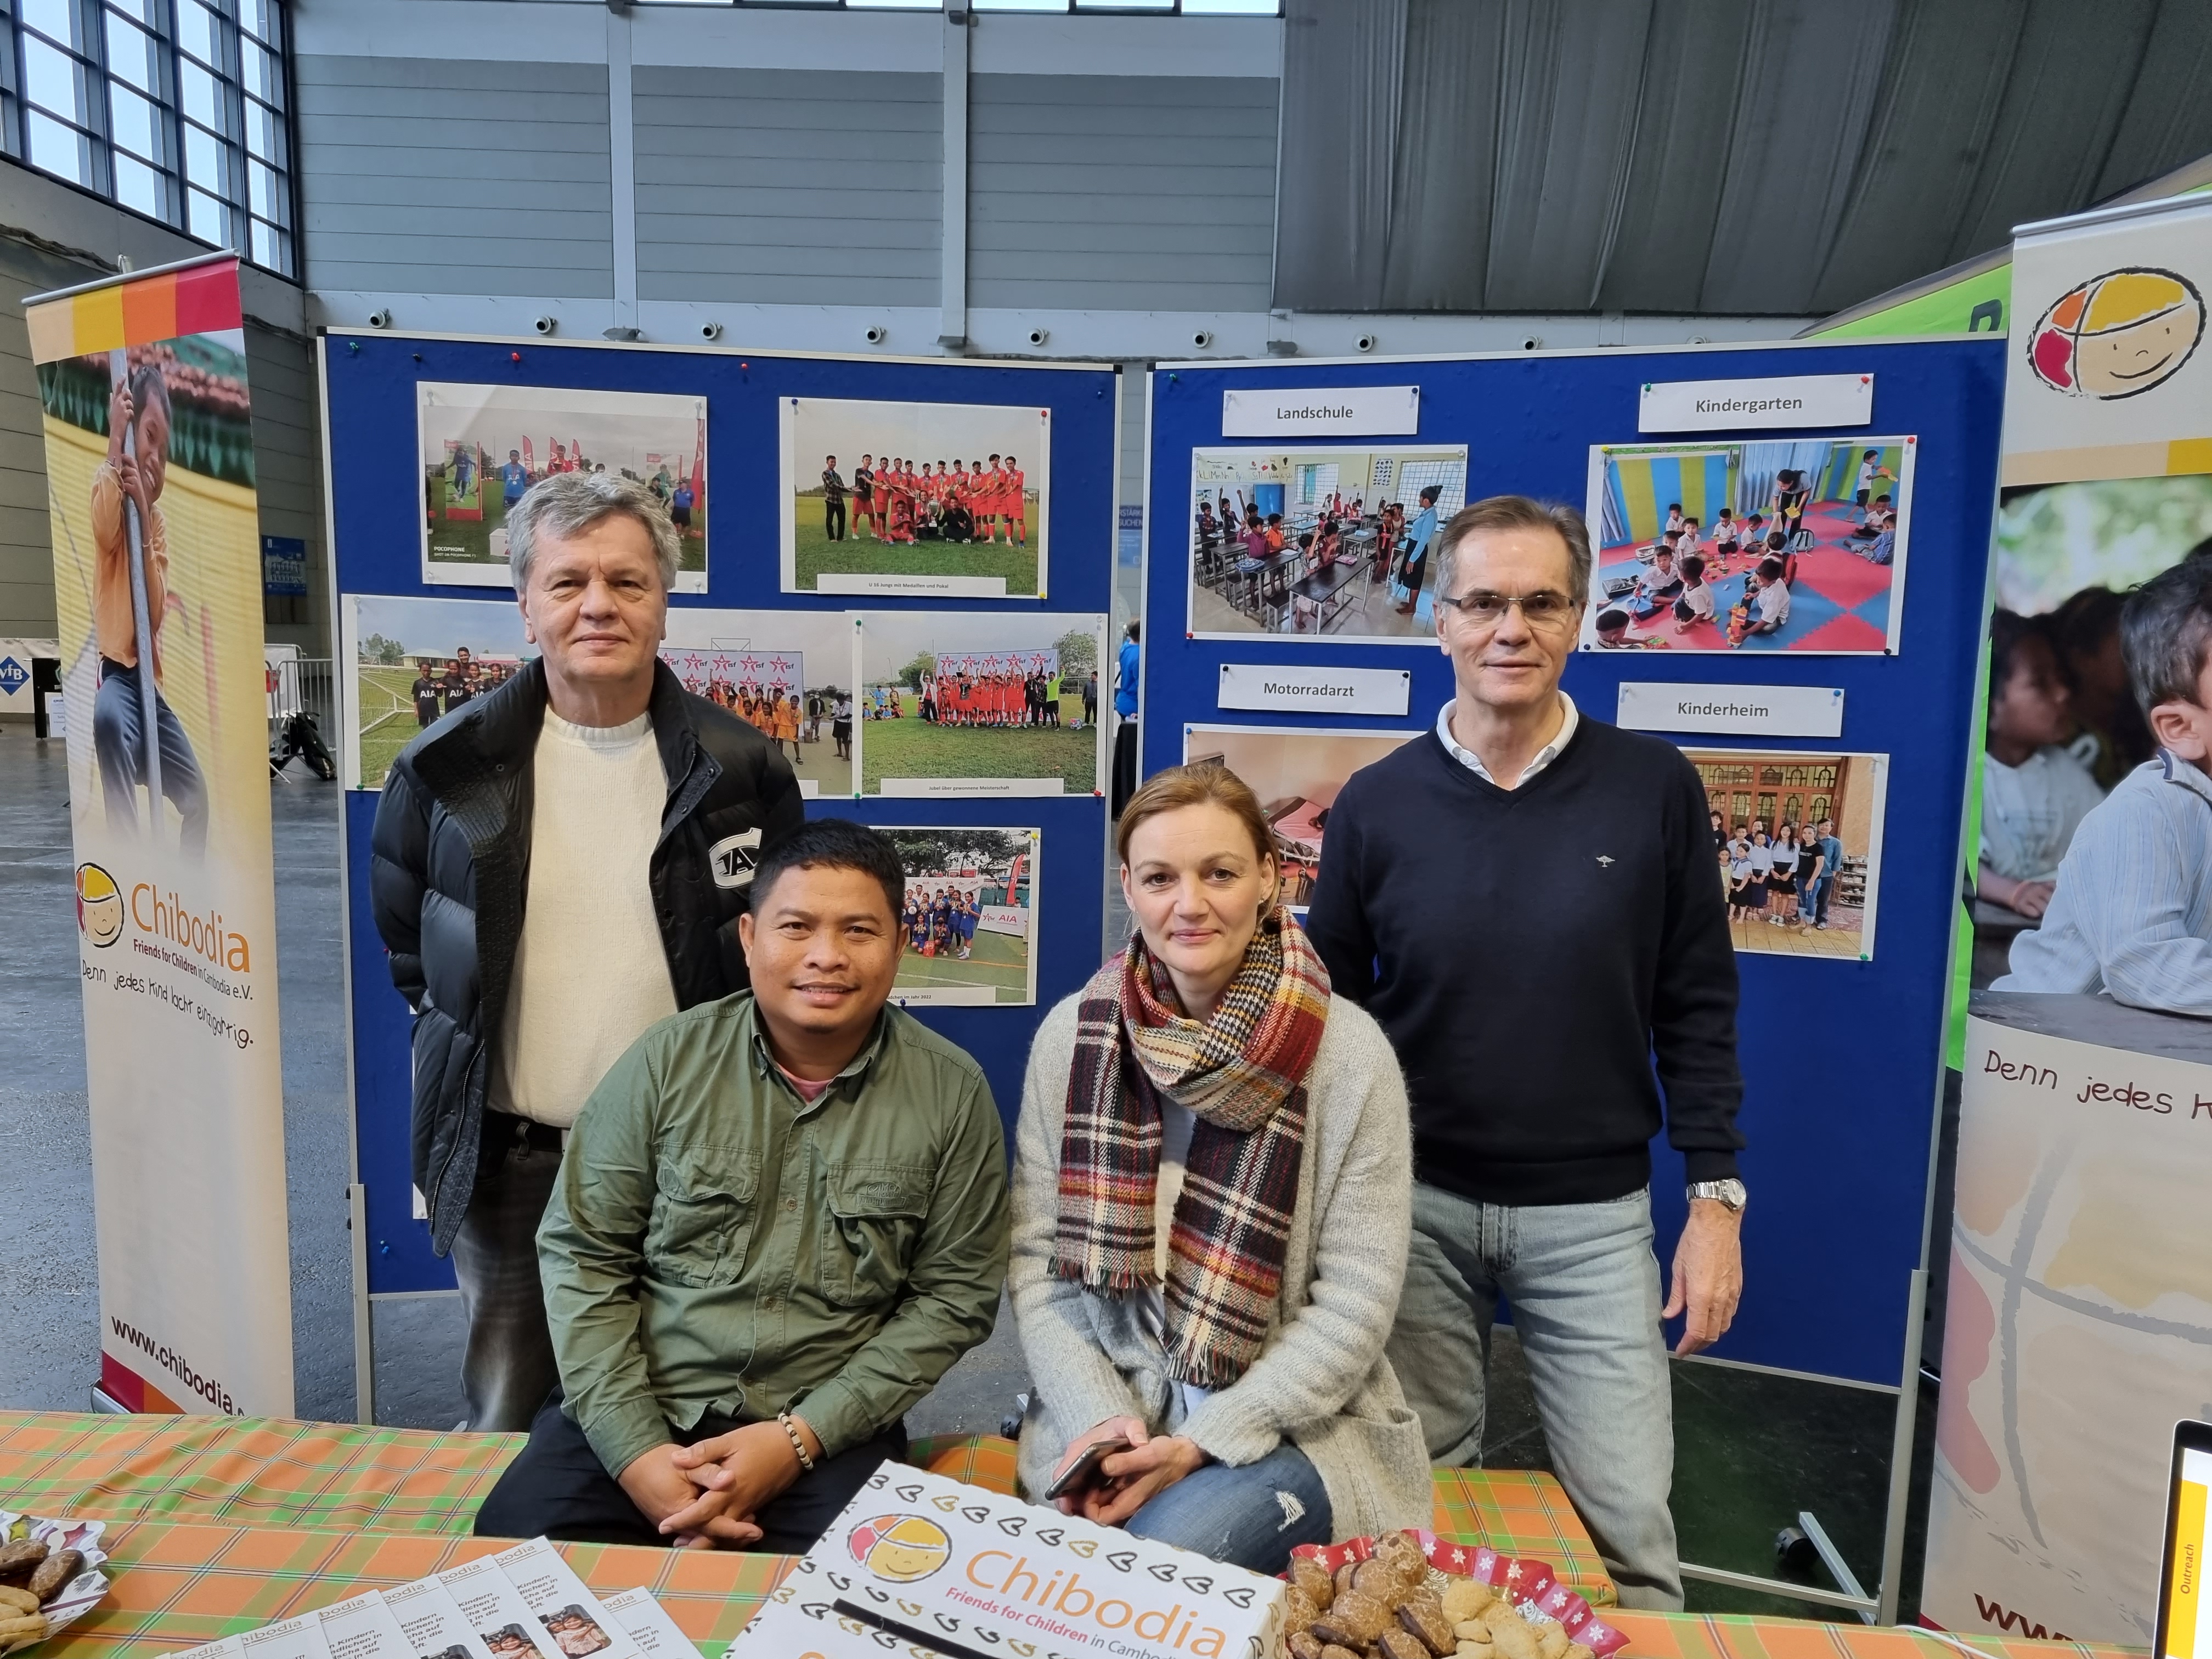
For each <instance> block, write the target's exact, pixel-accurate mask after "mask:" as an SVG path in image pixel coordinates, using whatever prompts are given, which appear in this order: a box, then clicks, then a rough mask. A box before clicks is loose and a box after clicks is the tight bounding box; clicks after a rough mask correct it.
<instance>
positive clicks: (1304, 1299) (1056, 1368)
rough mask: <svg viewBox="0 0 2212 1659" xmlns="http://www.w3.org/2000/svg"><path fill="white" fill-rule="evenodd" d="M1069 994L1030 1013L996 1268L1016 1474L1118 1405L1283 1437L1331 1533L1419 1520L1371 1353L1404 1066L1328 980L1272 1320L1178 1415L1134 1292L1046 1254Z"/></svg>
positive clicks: (1228, 1434)
mask: <svg viewBox="0 0 2212 1659" xmlns="http://www.w3.org/2000/svg"><path fill="white" fill-rule="evenodd" d="M1078 1000H1079V999H1078V998H1077V997H1069V998H1068V999H1067V1000H1065V1001H1064V1002H1062V1003H1060V1006H1058V1007H1056V1008H1054V1010H1053V1011H1052V1012H1051V1013H1049V1014H1048V1015H1047V1016H1046V1017H1045V1019H1044V1023H1043V1024H1042V1026H1040V1027H1039V1028H1038V1030H1037V1035H1036V1044H1035V1046H1034V1047H1032V1048H1030V1064H1029V1073H1028V1075H1027V1077H1026V1078H1025V1079H1024V1081H1023V1086H1022V1115H1021V1121H1020V1123H1019V1124H1018V1126H1017V1127H1016V1129H1015V1133H1014V1144H1015V1154H1014V1180H1013V1218H1014V1233H1013V1254H1012V1261H1011V1262H1010V1264H1009V1266H1008V1269H1007V1275H1006V1282H1007V1286H1008V1288H1009V1289H1010V1290H1011V1291H1012V1295H1013V1308H1014V1326H1015V1329H1016V1332H1017V1334H1018V1335H1019V1337H1020V1339H1021V1344H1022V1352H1023V1354H1024V1357H1025V1358H1027V1359H1028V1361H1029V1368H1030V1376H1031V1377H1032V1378H1034V1379H1035V1384H1034V1386H1035V1389H1036V1393H1035V1394H1033V1395H1031V1397H1030V1407H1029V1413H1028V1415H1027V1416H1026V1418H1025V1419H1024V1421H1023V1424H1022V1437H1021V1458H1020V1474H1021V1482H1022V1486H1023V1490H1024V1492H1027V1493H1029V1494H1030V1496H1031V1497H1032V1498H1035V1497H1036V1495H1037V1494H1039V1493H1042V1492H1043V1491H1044V1489H1045V1487H1046V1486H1048V1485H1049V1484H1051V1476H1052V1469H1053V1466H1054V1464H1055V1463H1057V1462H1059V1461H1060V1456H1061V1455H1062V1453H1063V1452H1065V1450H1066V1447H1067V1443H1068V1442H1069V1441H1070V1440H1072V1439H1073V1438H1074V1437H1076V1436H1077V1435H1079V1434H1080V1433H1082V1432H1083V1431H1085V1429H1088V1428H1090V1427H1091V1426H1092V1425H1095V1424H1097V1423H1101V1422H1103V1421H1104V1420H1105V1419H1107V1418H1109V1417H1116V1416H1121V1415H1124V1414H1127V1415H1129V1416H1133V1417H1138V1418H1141V1419H1143V1420H1144V1422H1145V1424H1146V1427H1147V1428H1148V1429H1149V1430H1151V1431H1153V1432H1155V1433H1158V1432H1166V1433H1171V1434H1182V1435H1187V1436H1188V1437H1190V1438H1191V1439H1192V1440H1193V1441H1194V1442H1196V1443H1197V1444H1198V1445H1199V1447H1200V1449H1203V1450H1204V1451H1205V1452H1206V1453H1207V1454H1208V1455H1210V1456H1212V1458H1214V1459H1215V1460H1216V1461H1217V1462H1222V1463H1226V1464H1230V1465H1232V1466H1235V1465H1241V1464H1246V1463H1253V1462H1258V1461H1259V1460H1260V1459H1261V1458H1262V1457H1265V1456H1266V1455H1267V1454H1268V1453H1269V1452H1271V1451H1273V1450H1274V1449H1275V1448H1276V1447H1277V1446H1278V1445H1279V1444H1280V1443H1282V1442H1283V1441H1285V1440H1288V1441H1290V1442H1291V1443H1293V1444H1295V1445H1296V1446H1297V1448H1298V1449H1299V1450H1301V1451H1303V1452H1304V1454H1305V1455H1307V1457H1308V1458H1310V1459H1311V1460H1312V1462H1313V1466H1314V1468H1315V1470H1316V1473H1317V1474H1319V1475H1320V1476H1321V1479H1322V1485H1323V1486H1325V1487H1326V1488H1327V1490H1328V1502H1329V1509H1330V1512H1331V1518H1332V1524H1333V1529H1334V1536H1335V1538H1336V1539H1337V1540H1343V1539H1346V1538H1351V1537H1354V1536H1357V1535H1358V1534H1373V1533H1380V1532H1383V1531H1386V1530H1388V1529H1389V1528H1394V1527H1425V1526H1427V1525H1429V1524H1430V1516H1431V1513H1432V1509H1431V1486H1430V1483H1429V1461H1428V1455H1427V1452H1426V1449H1425V1443H1424V1442H1423V1439H1422V1435H1421V1425H1420V1419H1419V1418H1418V1417H1416V1416H1415V1415H1414V1414H1413V1412H1412V1411H1411V1410H1409V1409H1408V1408H1407V1405H1406V1400H1405V1395H1403V1394H1401V1392H1400V1391H1399V1388H1398V1378H1397V1376H1396V1374H1395V1372H1393V1371H1392V1370H1391V1369H1390V1363H1389V1360H1387V1359H1385V1358H1383V1341H1384V1340H1385V1339H1386V1338H1387V1337H1388V1336H1389V1334H1390V1322H1391V1320H1392V1318H1393V1317H1394V1316H1395V1314H1396V1312H1397V1308H1398V1293H1399V1291H1400V1288H1401V1285H1402V1283H1403V1281H1404V1279H1405V1273H1406V1252H1407V1239H1408V1237H1409V1226H1410V1218H1411V1216H1412V1213H1413V1133H1412V1128H1411V1125H1410V1123H1409V1121H1408V1118H1407V1104H1406V1085H1405V1080H1404V1079H1403V1078H1402V1077H1401V1075H1400V1073H1399V1070H1398V1061H1397V1057H1396V1056H1395V1054H1392V1053H1391V1050H1390V1045H1389V1041H1388V1040H1387V1039H1386V1038H1385V1037H1384V1036H1383V1031H1382V1028H1381V1027H1379V1026H1378V1025H1376V1023H1375V1022H1374V1020H1373V1019H1372V1018H1370V1017H1369V1015H1368V1014H1367V1013H1366V1012H1365V1011H1364V1009H1361V1008H1359V1007H1357V1006H1354V1005H1353V1004H1352V1003H1349V1002H1346V1000H1344V999H1343V998H1342V997H1335V996H1333V997H1331V998H1330V999H1329V1005H1328V1026H1327V1029H1326V1030H1324V1032H1323V1033H1322V1041H1321V1048H1320V1049H1319V1051H1318V1052H1317V1053H1316V1054H1315V1056H1314V1062H1313V1066H1312V1069H1311V1070H1310V1071H1309V1072H1308V1073H1307V1074H1306V1094H1307V1118H1306V1144H1305V1155H1304V1158H1301V1159H1300V1160H1299V1166H1298V1196H1297V1208H1296V1210H1295V1211H1294V1212H1293V1213H1292V1216H1291V1236H1290V1244H1289V1249H1288V1252H1287V1254H1286V1255H1285V1260H1284V1262H1283V1289H1282V1296H1281V1299H1280V1301H1279V1303H1278V1304H1277V1306H1276V1310H1275V1316H1274V1319H1273V1328H1272V1329H1271V1330H1270V1331H1269V1333H1268V1335H1267V1341H1266V1343H1265V1345H1264V1346H1262V1348H1261V1353H1260V1357H1259V1358H1258V1359H1256V1360H1255V1361H1254V1362H1253V1364H1252V1366H1251V1368H1250V1369H1249V1370H1247V1371H1246V1372H1245V1373H1244V1375H1243V1376H1241V1377H1239V1378H1238V1379H1237V1382H1236V1383H1233V1384H1231V1386H1229V1387H1227V1388H1225V1389H1218V1390H1217V1391H1215V1392H1214V1393H1212V1395H1207V1396H1206V1398H1205V1399H1203V1400H1202V1401H1200V1402H1199V1404H1198V1405H1197V1406H1196V1407H1194V1409H1193V1410H1192V1411H1191V1412H1190V1413H1189V1414H1188V1417H1185V1416H1184V1415H1183V1413H1182V1404H1181V1395H1180V1393H1179V1392H1178V1391H1177V1390H1176V1389H1172V1388H1170V1386H1169V1379H1168V1376H1167V1362H1166V1355H1165V1354H1164V1352H1163V1351H1162V1350H1161V1347H1160V1346H1159V1344H1158V1341H1157V1340H1154V1339H1152V1337H1149V1336H1147V1335H1146V1334H1145V1332H1144V1329H1143V1328H1142V1326H1141V1325H1140V1324H1139V1322H1138V1318H1137V1313H1136V1310H1135V1308H1134V1306H1133V1304H1132V1302H1131V1301H1130V1300H1129V1299H1127V1298H1119V1299H1116V1298H1111V1297H1103V1296H1099V1295H1097V1294H1095V1293H1093V1292H1091V1291H1087V1290H1085V1289H1084V1288H1083V1287H1082V1286H1081V1285H1078V1284H1076V1283H1075V1282H1073V1280H1070V1279H1061V1278H1059V1277H1057V1276H1056V1275H1055V1274H1054V1273H1053V1271H1052V1255H1053V1237H1054V1231H1055V1228H1056V1226H1057V1224H1058V1219H1059V1203H1060V1130H1061V1125H1062V1122H1063V1121H1064V1119H1065V1117H1066V1109H1067V1079H1068V1073H1069V1071H1070V1070H1071V1068H1072V1067H1073V1064H1074V1058H1075V1024H1076V1021H1075V1011H1076V1004H1077V1002H1078Z"/></svg>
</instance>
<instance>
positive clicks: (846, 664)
mask: <svg viewBox="0 0 2212 1659" xmlns="http://www.w3.org/2000/svg"><path fill="white" fill-rule="evenodd" d="M660 659H661V661H663V662H665V663H666V664H667V665H669V667H671V669H673V670H675V671H676V677H677V678H678V679H680V680H682V681H683V682H684V686H685V688H686V689H687V690H691V691H696V692H697V693H698V694H699V695H700V696H702V697H705V698H707V699H708V701H710V702H716V703H719V704H720V705H721V706H722V707H723V708H726V709H728V710H729V711H730V712H731V713H732V714H735V715H737V716H738V719H740V720H744V721H746V722H747V723H749V724H750V725H751V726H754V727H756V728H757V729H758V731H759V732H761V734H762V735H763V737H765V738H768V739H769V743H770V744H772V745H773V746H774V747H775V749H776V750H778V751H779V752H780V753H781V755H782V756H783V757H784V758H785V759H786V760H787V761H789V762H790V763H791V764H792V768H793V770H794V771H796V772H797V773H798V774H799V791H800V793H803V794H804V795H805V796H806V797H807V799H810V800H811V799H816V798H817V797H829V796H838V795H845V796H850V795H851V794H852V793H853V791H854V769H853V738H852V731H851V718H850V714H849V712H848V714H847V716H846V719H845V720H844V722H843V724H844V727H845V730H844V732H842V735H841V734H840V732H839V729H838V728H839V724H840V722H839V719H838V714H837V711H838V709H839V708H845V709H847V710H848V711H849V710H850V708H851V706H852V695H853V684H854V682H853V622H852V618H851V617H849V616H848V615H847V614H846V613H845V612H843V611H703V610H695V609H692V608H691V607H690V606H671V608H670V610H669V612H668V635H667V637H666V638H665V639H664V640H663V641H661V646H660Z"/></svg>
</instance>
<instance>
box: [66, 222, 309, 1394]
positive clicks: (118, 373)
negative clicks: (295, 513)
mask: <svg viewBox="0 0 2212 1659" xmlns="http://www.w3.org/2000/svg"><path fill="white" fill-rule="evenodd" d="M25 309H26V313H27V319H28V322H29V326H30V337H31V355H32V356H33V359H34V360H35V361H36V362H37V364H38V370H39V393H40V402H41V404H43V406H44V410H45V428H46V477H47V482H48V495H49V500H50V503H51V507H52V518H53V543H54V594H55V603H56V607H57V610H58V615H59V617H60V624H61V626H60V634H61V656H62V674H63V684H64V690H65V693H66V698H65V703H64V707H65V709H66V718H67V741H68V750H69V767H70V816H71V819H72V823H71V828H72V829H73V831H74V833H75V836H76V914H77V927H78V930H79V933H80V938H79V940H78V945H79V952H80V957H79V959H80V963H81V972H82V981H83V988H84V1036H85V1050H86V1063H87V1073H88V1083H89V1086H90V1091H91V1097H92V1163H93V1205H94V1212H95V1213H96V1218H97V1225H98V1231H99V1246H100V1377H101V1385H102V1387H103V1388H104V1389H106V1392H107V1393H108V1394H109V1395H112V1397H113V1398H114V1399H116V1400H117V1401H120V1402H121V1403H122V1404H123V1405H125V1407H129V1408H131V1409H132V1410H138V1411H179V1410H181V1411H187V1412H223V1413H276V1414H289V1413H290V1411H291V1409H292V1316H291V1294H290V1271H289V1259H290V1258H289V1250H288V1249H287V1243H286V1235H285V1212H284V1113H283V1073H282V1067H281V1064H280V1060H281V1049H280V1048H279V1045H278V1042H277V1032H276V890H275V876H274V870H273V866H272V860H271V854H270V839H269V759H268V718H267V713H266V708H267V702H268V697H267V691H266V685H267V680H266V671H265V668H264V663H263V660H262V648H261V647H262V630H261V561H260V548H259V544H258V533H259V524H258V518H257V513H256V508H255V501H254V489H253V436H252V428H251V425H250V423H249V419H248V416H249V405H248V403H247V394H246V337H245V334H244V331H243V328H242V319H241V317H240V307H239V292H238V261H237V258H235V256H234V255H230V254H219V255H215V256H212V257H210V258H206V259H201V260H194V261H191V262H189V263H187V264H182V265H178V266H173V267H169V268H167V269H164V270H152V271H145V272H142V273H137V274H131V273H126V274H125V275H124V276H120V277H118V278H117V279H115V280H114V281H112V282H106V283H95V284H93V285H90V286H88V287H86V288H82V289H69V290H65V291H64V292H61V293H57V294H50V295H35V296H33V297H32V298H31V299H29V300H27V301H26V302H25Z"/></svg>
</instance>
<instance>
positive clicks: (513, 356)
mask: <svg viewBox="0 0 2212 1659" xmlns="http://www.w3.org/2000/svg"><path fill="white" fill-rule="evenodd" d="M521 361H522V354H521V353H520V352H519V351H510V352H508V353H507V362H510V363H519V362H521Z"/></svg>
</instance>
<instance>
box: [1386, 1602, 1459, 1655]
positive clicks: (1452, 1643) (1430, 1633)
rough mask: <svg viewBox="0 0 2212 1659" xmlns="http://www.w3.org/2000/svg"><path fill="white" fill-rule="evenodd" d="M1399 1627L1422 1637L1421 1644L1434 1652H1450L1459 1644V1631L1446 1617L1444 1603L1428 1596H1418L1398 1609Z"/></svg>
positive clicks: (1409, 1633) (1410, 1633)
mask: <svg viewBox="0 0 2212 1659" xmlns="http://www.w3.org/2000/svg"><path fill="white" fill-rule="evenodd" d="M1398 1627H1399V1628H1400V1629H1401V1630H1403V1631H1404V1632H1407V1634H1408V1635H1411V1636H1418V1637H1419V1638H1420V1639H1421V1644H1422V1645H1423V1646H1424V1647H1425V1648H1427V1649H1428V1650H1429V1651H1430V1652H1431V1653H1432V1654H1443V1653H1450V1652H1452V1651H1453V1650H1455V1649H1456V1648H1457V1647H1458V1645H1459V1636H1458V1633H1457V1632H1455V1631H1454V1630H1453V1629H1452V1624H1451V1620H1449V1619H1447V1618H1445V1617H1444V1610H1443V1604H1442V1603H1441V1602H1438V1601H1432V1600H1430V1599H1428V1598H1426V1597H1421V1596H1416V1597H1415V1598H1414V1599H1413V1600H1412V1601H1407V1603H1406V1604H1405V1605H1404V1606H1403V1607H1400V1608H1399V1609H1398Z"/></svg>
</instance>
